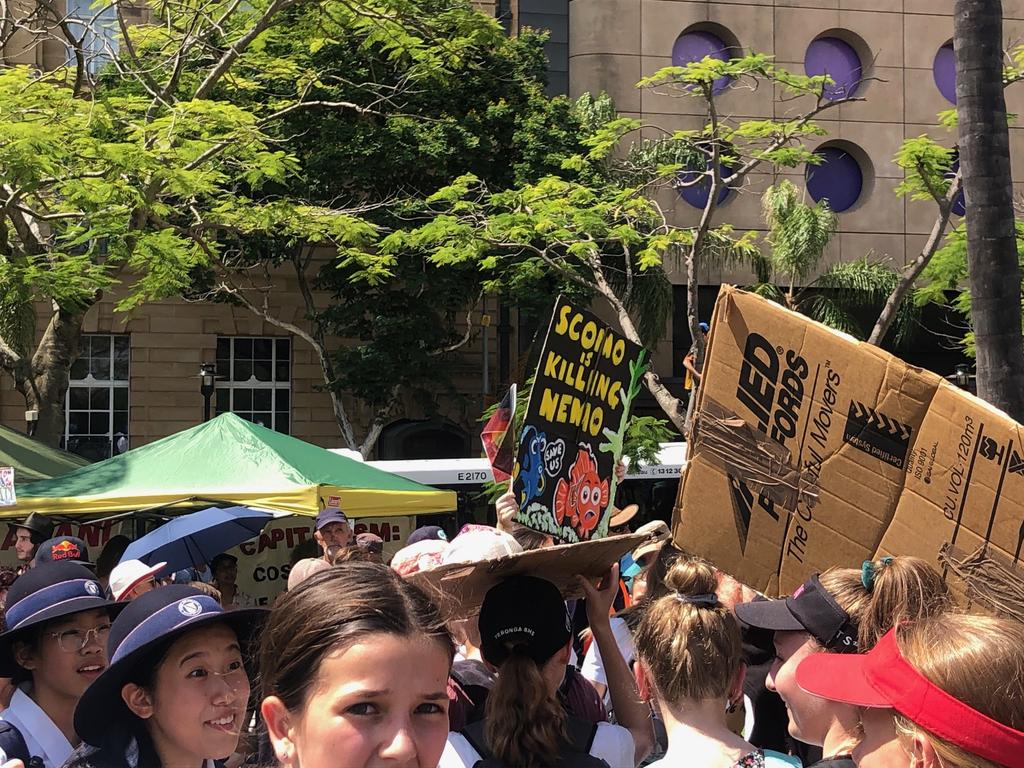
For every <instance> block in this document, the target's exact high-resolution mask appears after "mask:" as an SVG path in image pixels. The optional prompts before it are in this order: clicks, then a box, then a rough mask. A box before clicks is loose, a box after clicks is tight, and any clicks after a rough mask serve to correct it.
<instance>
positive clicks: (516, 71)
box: [195, 0, 580, 455]
mask: <svg viewBox="0 0 1024 768" xmlns="http://www.w3.org/2000/svg"><path fill="white" fill-rule="evenodd" d="M413 6H414V7H415V8H416V9H417V11H418V15H419V17H420V18H422V19H426V20H428V21H425V22H424V25H429V35H430V37H431V39H432V40H433V41H434V43H433V44H434V45H435V46H436V47H437V48H438V49H439V50H441V51H444V50H447V49H448V48H449V47H450V46H451V41H452V40H453V39H458V36H459V35H460V34H461V35H465V34H466V32H465V30H466V29H467V28H468V29H475V30H477V33H476V34H475V35H474V36H473V37H472V40H473V43H474V44H473V45H472V46H464V48H463V50H462V55H461V57H460V58H459V59H458V60H457V61H452V62H449V64H448V65H447V67H446V68H444V69H440V68H438V67H430V68H422V67H421V66H420V65H419V61H418V60H417V59H416V58H414V57H397V58H396V57H394V56H393V54H392V51H391V49H390V48H389V47H388V46H386V45H382V44H379V43H374V44H366V43H365V42H360V38H359V36H358V29H356V28H355V27H354V26H353V27H352V28H349V29H346V28H343V27H341V26H337V27H335V28H333V29H332V32H331V34H330V35H324V33H323V31H322V22H321V20H320V19H319V16H318V15H317V14H316V13H315V12H312V11H306V10H304V9H296V10H295V11H294V12H292V13H291V14H290V16H291V23H290V24H289V27H288V31H287V34H285V33H284V32H283V31H280V32H278V33H277V34H276V35H275V36H274V37H273V38H271V39H270V40H269V41H268V44H267V46H266V47H265V54H266V55H267V56H268V57H272V58H274V59H275V60H278V61H288V62H293V63H294V62H305V63H304V64H303V67H310V68H312V69H314V70H316V71H319V72H321V73H323V75H322V76H321V77H320V79H319V80H318V81H317V82H315V83H312V84H310V85H309V98H311V99H312V100H314V101H315V102H321V103H325V104H337V103H350V104H356V105H359V107H358V108H357V109H352V110H348V111H338V110H336V109H333V108H331V107H325V106H320V107H315V108H313V109H310V110H307V111H305V112H303V113H301V114H297V115H295V116H294V117H290V118H286V119H284V120H282V121H281V123H280V125H279V128H278V133H279V136H280V137H281V141H282V146H283V147H285V148H286V149H288V150H289V151H290V152H292V153H293V154H294V155H295V157H296V158H297V160H298V162H299V163H300V164H301V167H302V173H301V175H295V176H293V177H291V178H290V179H289V180H288V183H287V185H286V187H285V189H288V190H290V191H292V192H293V193H295V194H300V193H301V194H304V195H307V196H308V197H309V198H310V200H311V201H314V202H317V203H320V204H321V205H323V206H325V207H331V206H334V207H340V208H344V209H346V210H349V211H353V212H354V211H358V214H359V220H360V221H362V222H365V223H368V224H371V225H372V227H373V229H374V236H371V237H369V238H368V239H367V240H366V241H365V242H364V243H363V246H362V249H361V253H354V252H350V251H343V250H342V251H336V250H333V249H332V250H331V251H329V252H324V251H323V250H322V249H320V250H318V249H317V248H316V247H315V246H316V244H317V242H323V239H321V240H319V241H314V242H310V241H308V240H306V239H304V238H303V237H301V236H299V235H300V234H301V233H296V234H295V235H294V236H291V237H277V238H274V239H273V240H271V241H268V242H262V243H261V242H257V243H253V242H252V241H251V240H249V241H247V242H245V243H244V244H240V245H239V247H237V248H234V249H232V250H231V251H230V252H225V253H224V255H223V257H222V258H221V259H220V260H219V261H218V262H217V263H216V265H215V270H214V274H213V275H212V280H211V282H210V283H209V284H208V285H207V287H206V290H203V291H198V292H197V293H196V294H195V298H198V299H203V300H207V299H210V298H217V297H227V298H229V299H230V300H233V301H237V302H239V303H241V304H242V305H243V306H246V307H248V308H249V309H250V310H251V311H253V312H254V313H256V314H257V315H259V316H260V317H261V318H263V319H264V320H266V321H267V322H269V323H271V324H274V325H276V326H278V327H280V328H282V329H284V330H287V331H289V332H290V333H293V334H295V335H296V336H298V337H300V338H302V339H304V340H305V341H306V342H307V343H309V344H310V346H311V347H312V348H313V349H314V350H315V351H316V353H317V357H318V359H319V362H320V367H321V371H322V374H323V384H322V386H323V388H324V389H325V390H326V391H327V392H329V393H330V395H331V398H332V403H333V407H334V414H335V417H336V419H337V421H338V424H339V429H340V432H341V435H342V439H343V440H344V442H345V443H346V444H347V445H348V447H350V448H352V449H355V450H360V451H362V452H363V454H364V455H368V454H369V453H370V451H371V450H372V449H373V446H374V444H375V443H376V440H377V438H378V436H379V434H380V431H381V429H382V428H383V427H384V426H385V425H386V424H387V423H388V421H389V420H390V419H391V418H393V417H394V416H395V415H396V414H397V413H398V412H400V411H402V412H409V411H410V410H411V409H415V410H419V411H420V412H422V413H430V412H431V411H432V410H433V409H434V408H435V407H436V404H437V402H438V399H439V398H440V397H448V398H450V399H451V400H458V395H457V393H456V392H455V389H454V387H453V385H452V381H451V372H452V370H453V366H452V359H453V355H455V354H456V353H457V352H458V350H459V349H461V348H463V347H464V346H465V345H466V344H468V343H469V342H470V341H471V340H472V339H474V338H476V336H477V334H478V333H479V330H480V322H481V315H482V313H483V302H484V297H485V296H486V295H487V294H497V295H499V296H500V297H501V299H502V300H503V301H506V302H508V303H514V304H515V305H516V306H517V307H518V308H519V309H520V310H521V311H530V310H535V311H537V312H540V311H542V310H543V309H544V308H545V307H546V306H547V305H548V303H549V302H550V301H551V300H552V297H553V296H554V295H557V294H558V293H559V291H560V290H561V289H562V286H561V285H560V284H559V281H558V280H556V279H552V278H551V276H550V275H545V274H536V275H528V274H520V275H517V276H516V279H514V280H510V281H508V282H507V283H505V284H503V285H502V287H501V289H500V290H498V289H496V287H495V285H494V283H493V278H492V275H490V274H487V273H485V272H482V271H480V270H479V269H477V268H476V267H475V266H473V265H439V264H436V263H434V262H433V261H431V260H430V259H429V258H428V256H429V254H428V253H427V252H425V251H421V252H415V251H409V252H406V253H403V254H402V255H401V257H400V258H396V259H394V260H392V261H389V262H388V263H387V264H386V265H383V264H380V263H378V264H377V265H376V266H375V267H374V268H373V269H370V270H366V271H364V270H363V268H362V266H360V265H363V264H367V263H368V258H369V255H371V254H373V253H375V248H376V246H375V245H374V243H375V242H376V236H377V235H385V234H387V233H390V232H394V231H401V230H402V229H403V228H407V227H408V226H410V222H415V221H416V216H417V215H418V211H419V208H420V207H421V205H422V201H423V199H424V197H425V196H427V195H429V194H430V193H432V192H434V191H435V190H436V189H437V188H438V187H440V186H443V185H445V184H448V183H450V182H451V181H452V180H453V179H455V178H457V177H458V176H459V175H461V174H464V173H474V174H478V175H479V176H480V177H481V178H484V179H486V180H487V182H488V184H490V185H491V186H492V187H493V188H495V189H502V188H506V187H509V186H512V185H514V184H518V183H526V182H528V181H530V180H535V179H537V178H538V177H540V176H542V175H543V174H545V173H547V172H550V171H552V170H556V169H557V168H558V167H559V164H560V163H561V161H562V160H563V159H564V157H565V156H566V155H568V154H571V153H573V152H577V151H579V150H580V144H579V126H578V123H577V121H576V118H575V117H574V115H573V114H572V112H571V109H570V104H569V102H568V101H567V100H565V99H550V98H548V97H547V96H545V95H544V92H543V85H544V83H543V76H544V68H545V60H544V57H543V38H542V37H541V36H539V35H537V34H534V33H524V34H523V35H520V36H518V37H517V38H508V37H506V36H505V35H504V34H503V33H502V32H501V30H500V28H499V27H498V25H497V24H496V23H495V22H494V21H493V19H489V18H487V17H485V16H484V15H483V14H481V13H480V12H478V11H476V10H474V9H473V8H472V7H470V6H469V4H468V3H460V2H456V3H451V2H447V1H444V2H439V1H438V0H420V2H417V3H414V4H411V5H410V7H413ZM357 21H358V20H355V19H349V20H348V23H349V24H350V25H355V24H356V23H357ZM422 34H424V35H425V34H427V33H426V31H424V32H422ZM262 69H263V70H265V69H267V67H266V66H264V67H262ZM278 69H281V68H280V67H278ZM257 74H258V73H255V72H254V73H253V75H252V76H253V77H256V76H257ZM286 85H287V83H286V82H285V83H282V82H277V81H270V82H267V83H264V84H262V85H260V89H262V91H261V92H263V93H264V95H263V96H259V97H258V98H257V95H256V91H250V92H245V93H243V94H239V95H237V98H243V99H254V100H259V99H260V98H266V94H267V93H273V92H277V91H279V90H280V89H282V88H283V87H285V86H286ZM233 98H235V96H233ZM310 120H315V121H316V124H317V130H316V131H315V132H314V131H310V130H308V123H309V121H310ZM282 269H284V270H285V271H286V272H287V273H288V276H289V277H291V278H293V279H294V280H295V281H296V282H297V284H298V286H299V292H300V295H301V298H302V299H303V303H304V308H305V314H306V319H307V320H308V321H309V326H308V327H307V326H304V325H301V324H299V323H295V322H292V319H291V318H290V317H282V316H279V315H278V314H277V313H275V311H274V309H273V294H274V292H275V291H276V290H277V288H276V284H277V283H276V281H275V280H274V275H275V273H276V274H280V270H282ZM357 275H358V276H359V277H361V278H364V279H356V277H357ZM492 306H493V300H492ZM335 338H340V339H343V340H344V343H343V344H341V345H340V347H338V348H337V349H333V347H337V346H338V345H335V344H332V340H333V339H335ZM353 412H358V413H360V414H361V415H362V416H363V418H362V419H357V418H356V417H354V416H353ZM360 421H363V422H365V424H366V426H365V429H361V424H360V423H359V422H360Z"/></svg>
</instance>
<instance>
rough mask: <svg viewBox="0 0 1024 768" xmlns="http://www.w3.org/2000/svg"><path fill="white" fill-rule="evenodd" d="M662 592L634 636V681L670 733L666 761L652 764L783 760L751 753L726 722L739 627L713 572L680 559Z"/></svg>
mask: <svg viewBox="0 0 1024 768" xmlns="http://www.w3.org/2000/svg"><path fill="white" fill-rule="evenodd" d="M664 584H665V588H666V593H665V594H664V595H663V596H662V597H659V598H658V599H656V600H655V601H653V602H652V603H650V604H649V605H648V606H647V608H646V610H645V611H644V614H643V618H642V619H641V620H640V626H639V628H638V630H637V633H636V652H637V661H638V663H637V665H636V677H637V683H638V685H639V688H640V693H641V695H642V696H645V697H646V698H648V699H650V700H653V702H654V703H655V706H657V708H658V710H659V712H660V713H661V717H662V719H663V720H664V722H665V728H666V730H667V732H668V750H667V752H666V754H665V757H664V758H663V759H661V760H659V761H658V762H656V763H652V766H659V767H660V768H670V766H677V765H694V766H701V768H763V767H764V766H773V765H782V764H783V763H786V762H788V761H787V760H786V759H785V758H784V757H783V756H781V755H778V754H776V753H771V752H766V751H763V750H759V749H755V748H754V747H753V746H752V745H751V744H749V743H748V742H746V741H744V740H743V739H742V738H741V737H740V736H737V735H736V734H735V733H733V732H732V731H731V730H730V728H729V725H728V722H727V719H726V716H727V713H729V712H731V711H733V710H734V709H735V707H736V706H737V705H738V703H739V702H740V700H741V699H742V697H743V677H744V673H745V667H744V664H743V648H742V639H741V636H740V627H739V623H738V622H737V621H736V618H735V617H734V616H733V614H732V612H731V611H730V610H729V608H728V607H727V606H726V605H724V604H723V603H722V601H721V600H720V599H719V596H718V594H717V593H716V591H717V590H718V588H719V586H718V585H719V576H718V573H717V572H716V571H715V569H714V567H713V566H712V565H711V564H710V563H708V562H706V561H704V560H700V559H697V558H689V557H679V558H677V559H676V560H675V561H674V562H673V564H672V566H671V567H670V568H669V570H668V573H666V575H665V578H664Z"/></svg>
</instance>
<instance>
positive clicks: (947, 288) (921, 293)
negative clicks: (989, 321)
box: [914, 219, 1024, 357]
mask: <svg viewBox="0 0 1024 768" xmlns="http://www.w3.org/2000/svg"><path fill="white" fill-rule="evenodd" d="M1014 230H1015V238H1016V242H1017V258H1018V261H1019V262H1020V263H1021V266H1022V267H1024V222H1022V221H1021V220H1019V219H1018V220H1017V221H1016V222H1015V223H1014ZM967 242H968V240H967V227H966V225H964V224H961V225H959V226H958V227H956V228H955V229H953V231H951V232H950V233H949V235H948V236H947V238H946V240H945V242H944V243H943V245H942V247H941V248H939V249H938V250H937V251H936V253H935V255H934V256H933V257H932V259H931V261H930V262H929V263H928V266H927V267H925V269H924V270H923V271H922V273H921V279H920V280H919V282H918V286H917V288H916V289H915V291H914V301H915V302H916V303H917V304H918V305H919V306H924V305H926V304H936V305H939V306H944V307H951V308H952V309H954V310H955V311H956V312H957V313H958V314H959V315H960V316H961V317H962V318H963V321H964V333H963V335H962V337H961V338H960V339H959V342H960V344H961V345H962V346H963V349H964V352H965V353H966V354H968V355H969V356H971V357H975V355H976V349H975V336H974V331H973V314H972V311H971V308H972V305H971V289H970V283H969V280H968V276H969V272H970V270H969V268H968V261H967V247H968V246H967ZM1022 284H1024V281H1022ZM1021 318H1022V322H1024V302H1022V306H1021Z"/></svg>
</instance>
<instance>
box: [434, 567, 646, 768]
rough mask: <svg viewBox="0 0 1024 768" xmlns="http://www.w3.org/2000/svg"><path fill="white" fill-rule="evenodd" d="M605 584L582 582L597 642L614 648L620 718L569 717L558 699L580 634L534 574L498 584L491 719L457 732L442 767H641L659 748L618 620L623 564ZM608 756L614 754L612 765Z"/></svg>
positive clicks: (612, 674) (488, 641) (485, 638)
mask: <svg viewBox="0 0 1024 768" xmlns="http://www.w3.org/2000/svg"><path fill="white" fill-rule="evenodd" d="M604 585H605V587H604V588H603V589H600V590H599V589H595V588H594V587H593V586H592V585H590V584H589V583H588V582H586V581H585V580H582V579H581V586H582V588H583V590H584V592H585V593H586V597H587V616H588V618H589V620H590V625H591V629H592V630H593V633H594V641H595V642H596V643H599V644H600V645H601V648H602V651H603V652H604V653H605V658H606V665H607V669H608V676H609V677H608V680H609V689H610V691H611V695H612V702H613V704H614V706H615V711H616V713H617V715H618V722H619V725H612V724H610V723H596V724H595V723H591V722H586V721H582V720H578V719H576V718H574V717H571V716H567V715H566V713H565V709H564V708H563V706H562V704H561V703H560V702H559V700H558V698H557V692H558V689H559V686H560V685H561V683H562V679H563V677H564V676H565V667H566V663H567V661H568V659H569V652H570V649H571V647H572V631H571V625H570V621H569V616H568V613H567V611H566V607H565V602H564V600H563V598H562V595H561V593H560V592H559V590H558V588H557V587H556V586H555V585H554V584H552V583H551V582H549V581H546V580H544V579H540V578H536V577H533V576H515V577H512V578H510V579H508V580H506V581H504V582H502V583H500V584H498V585H496V586H494V587H492V588H491V589H490V590H489V591H488V593H487V595H486V597H485V598H484V602H483V605H482V607H481V609H480V619H479V629H480V641H481V651H482V654H483V658H484V661H485V662H486V663H487V664H488V665H490V666H491V667H494V668H495V669H497V671H498V677H497V681H496V682H495V685H494V687H493V689H492V690H491V692H490V695H489V696H488V697H487V705H486V715H485V717H484V720H483V721H481V722H479V723H473V724H471V725H469V726H467V727H466V728H464V729H463V730H462V731H460V732H458V733H452V734H451V735H450V736H449V739H448V745H447V747H446V748H445V751H444V755H443V756H442V758H441V763H440V768H473V766H477V765H478V764H480V763H481V761H482V762H483V764H484V765H487V766H503V767H504V768H537V767H538V766H550V765H556V764H557V765H560V766H563V768H568V766H580V768H583V767H584V766H599V765H610V766H613V768H632V766H634V765H637V764H639V763H640V761H641V760H643V758H644V757H645V756H646V755H647V753H648V752H649V751H650V748H651V745H652V743H653V738H654V735H653V731H652V728H651V723H650V711H649V709H648V708H647V707H646V705H644V704H643V703H642V702H641V701H639V699H638V697H637V696H636V691H635V689H634V687H633V681H632V678H631V676H630V673H629V668H628V667H627V666H626V662H625V660H624V659H623V658H622V655H621V654H620V653H619V652H618V648H617V647H616V645H615V638H614V636H613V635H612V631H611V627H610V625H609V621H608V611H609V608H610V607H611V604H612V602H613V600H614V599H615V590H616V588H617V585H618V567H617V566H614V567H613V568H612V569H611V570H610V571H609V573H608V574H607V575H606V576H605V580H604ZM601 761H604V762H603V763H602V762H601Z"/></svg>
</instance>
